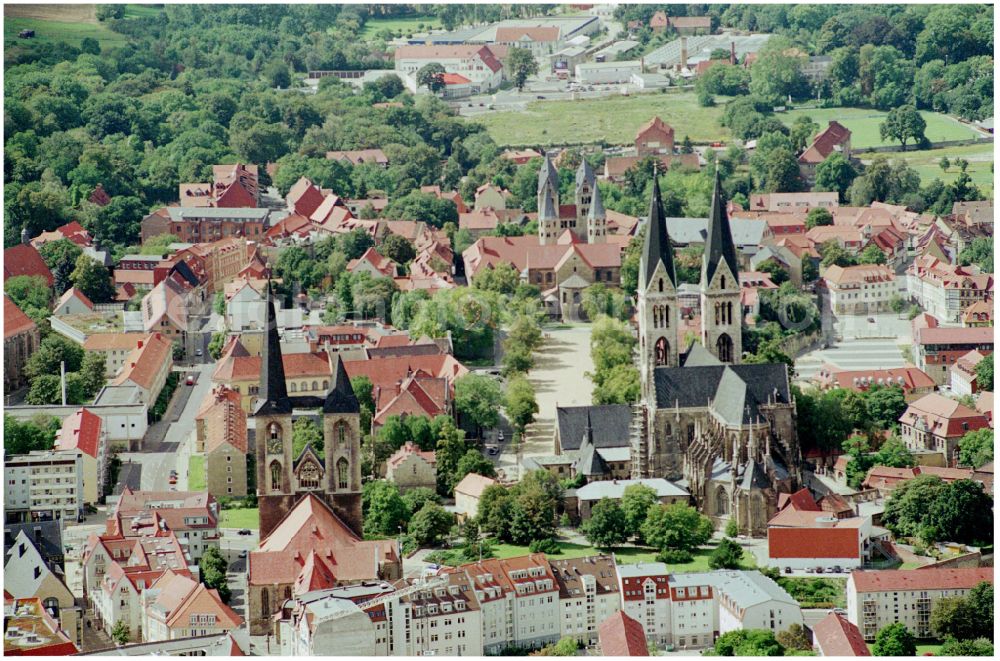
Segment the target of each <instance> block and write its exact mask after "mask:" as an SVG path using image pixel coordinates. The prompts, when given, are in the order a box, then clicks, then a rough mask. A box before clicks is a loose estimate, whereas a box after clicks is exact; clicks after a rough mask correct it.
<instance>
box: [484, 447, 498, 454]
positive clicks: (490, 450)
mask: <svg viewBox="0 0 1000 661" xmlns="http://www.w3.org/2000/svg"><path fill="white" fill-rule="evenodd" d="M486 451H487V452H489V453H490V454H491V455H493V454H497V453H498V452H500V450H499V449H498V448H497V446H495V445H491V446H490V447H488V448H486Z"/></svg>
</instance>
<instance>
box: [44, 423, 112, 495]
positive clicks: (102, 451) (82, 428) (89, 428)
mask: <svg viewBox="0 0 1000 661" xmlns="http://www.w3.org/2000/svg"><path fill="white" fill-rule="evenodd" d="M55 449H56V450H59V451H74V450H76V451H79V452H80V470H81V472H82V474H83V502H84V503H86V504H88V505H96V504H97V502H98V500H100V499H101V498H103V497H104V486H105V481H106V477H107V463H108V432H107V429H105V426H104V421H103V420H102V419H101V418H100V416H98V415H95V414H94V413H92V412H90V411H88V410H87V409H85V408H81V409H78V410H77V411H76V412H75V413H73V414H72V415H69V416H67V417H66V419H65V420H63V424H62V428H61V429H60V430H59V434H58V435H57V436H56V445H55Z"/></svg>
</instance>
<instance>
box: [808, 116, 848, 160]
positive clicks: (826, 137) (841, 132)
mask: <svg viewBox="0 0 1000 661" xmlns="http://www.w3.org/2000/svg"><path fill="white" fill-rule="evenodd" d="M850 139H851V132H850V130H848V129H847V128H846V127H845V126H844V125H843V124H840V123H839V122H830V125H829V126H827V127H826V128H825V129H823V130H822V131H821V132H819V133H818V134H817V135H816V137H815V139H813V141H812V144H811V145H809V146H808V147H807V148H806V150H805V151H804V152H802V155H801V156H799V163H810V164H813V165H817V164H819V163H822V162H823V161H824V160H825V159H826V157H827V156H829V155H830V154H832V153H833V152H834V149H835V147H837V146H840V145H842V144H844V143H845V142H847V141H848V140H850Z"/></svg>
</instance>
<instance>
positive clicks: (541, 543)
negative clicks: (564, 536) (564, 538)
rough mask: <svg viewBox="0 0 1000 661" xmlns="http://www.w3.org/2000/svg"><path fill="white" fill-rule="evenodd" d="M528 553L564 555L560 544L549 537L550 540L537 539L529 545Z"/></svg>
mask: <svg viewBox="0 0 1000 661" xmlns="http://www.w3.org/2000/svg"><path fill="white" fill-rule="evenodd" d="M528 551H529V552H531V553H545V554H548V555H558V554H559V553H562V549H561V548H559V542H557V541H556V540H554V539H552V538H551V537H549V538H548V539H536V540H534V541H532V542H531V544H528Z"/></svg>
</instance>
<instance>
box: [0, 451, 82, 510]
mask: <svg viewBox="0 0 1000 661" xmlns="http://www.w3.org/2000/svg"><path fill="white" fill-rule="evenodd" d="M3 472H4V511H5V513H6V514H7V515H8V516H10V515H11V514H17V515H20V516H22V517H23V518H25V519H30V518H40V519H64V520H66V521H77V520H78V519H80V517H82V516H83V496H84V493H83V453H82V452H81V451H79V450H63V451H51V450H45V451H34V452H29V453H28V454H20V455H12V456H9V457H7V458H6V460H5V461H4V471H3Z"/></svg>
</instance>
